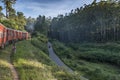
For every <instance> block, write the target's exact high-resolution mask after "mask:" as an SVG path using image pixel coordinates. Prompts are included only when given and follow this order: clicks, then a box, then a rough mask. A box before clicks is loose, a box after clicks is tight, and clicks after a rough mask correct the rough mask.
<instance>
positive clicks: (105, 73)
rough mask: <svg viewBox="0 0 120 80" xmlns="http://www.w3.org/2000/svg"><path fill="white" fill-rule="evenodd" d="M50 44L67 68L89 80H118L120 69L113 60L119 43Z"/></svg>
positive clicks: (117, 52)
mask: <svg viewBox="0 0 120 80" xmlns="http://www.w3.org/2000/svg"><path fill="white" fill-rule="evenodd" d="M52 43H53V47H54V50H55V52H56V53H57V55H59V56H60V57H61V59H62V60H63V61H64V62H65V63H66V64H67V65H68V66H70V67H71V68H72V69H73V70H75V71H77V72H79V73H80V74H82V75H84V76H86V77H88V78H89V79H90V80H119V78H120V76H119V74H120V68H119V66H115V63H113V62H114V60H115V58H116V57H119V51H120V50H119V43H106V44H92V43H83V44H63V43H60V42H58V41H53V42H52ZM113 55H114V56H113ZM115 56H116V57H115ZM107 57H109V58H107ZM117 59H118V58H117ZM118 60H120V58H119V59H118ZM109 61H111V62H109ZM107 62H108V63H107ZM113 64H114V65H113ZM116 65H117V64H116Z"/></svg>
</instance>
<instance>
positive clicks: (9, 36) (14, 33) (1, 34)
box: [0, 23, 28, 48]
mask: <svg viewBox="0 0 120 80" xmlns="http://www.w3.org/2000/svg"><path fill="white" fill-rule="evenodd" d="M23 39H26V40H27V39H28V32H23V31H19V30H14V29H10V28H6V27H5V26H4V25H2V24H1V23H0V47H1V48H4V46H5V45H6V43H12V41H16V40H23Z"/></svg>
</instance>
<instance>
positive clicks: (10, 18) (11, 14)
mask: <svg viewBox="0 0 120 80" xmlns="http://www.w3.org/2000/svg"><path fill="white" fill-rule="evenodd" d="M0 2H3V3H4V5H5V9H6V18H5V16H4V14H3V13H2V12H1V11H2V10H3V8H2V6H0V23H3V25H5V26H6V27H8V28H12V29H17V30H25V29H24V27H25V25H26V18H25V16H24V14H23V13H22V12H16V10H15V9H14V8H13V7H12V5H13V4H15V3H16V0H0Z"/></svg>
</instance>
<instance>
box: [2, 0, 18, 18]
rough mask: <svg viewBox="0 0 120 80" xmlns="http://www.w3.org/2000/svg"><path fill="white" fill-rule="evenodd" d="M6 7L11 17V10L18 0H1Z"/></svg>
mask: <svg viewBox="0 0 120 80" xmlns="http://www.w3.org/2000/svg"><path fill="white" fill-rule="evenodd" d="M1 1H2V2H3V3H4V5H5V8H6V17H7V18H9V13H10V10H11V9H12V5H13V4H15V2H16V0H1Z"/></svg>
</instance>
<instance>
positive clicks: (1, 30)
mask: <svg viewBox="0 0 120 80" xmlns="http://www.w3.org/2000/svg"><path fill="white" fill-rule="evenodd" d="M5 43H6V28H5V26H4V25H2V24H0V47H2V48H3V47H4V45H5Z"/></svg>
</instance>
